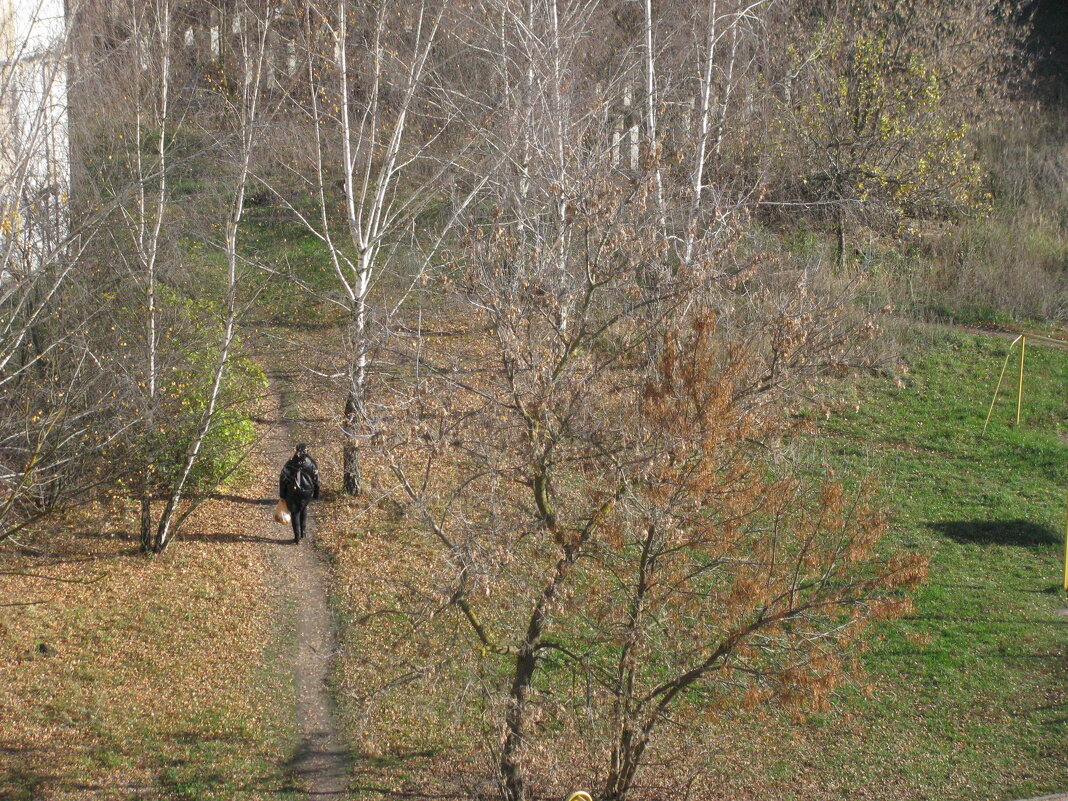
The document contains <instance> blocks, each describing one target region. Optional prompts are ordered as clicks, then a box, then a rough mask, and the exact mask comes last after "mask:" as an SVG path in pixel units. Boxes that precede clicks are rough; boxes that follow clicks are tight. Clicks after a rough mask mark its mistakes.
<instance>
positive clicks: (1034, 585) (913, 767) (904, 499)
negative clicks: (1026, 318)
mask: <svg viewBox="0 0 1068 801" xmlns="http://www.w3.org/2000/svg"><path fill="white" fill-rule="evenodd" d="M1008 345H1009V341H1008V340H1005V339H1000V338H993V337H976V336H969V335H959V334H954V333H941V332H935V333H930V332H928V333H921V334H919V335H918V341H916V342H913V343H912V346H911V347H912V349H913V351H914V353H915V355H914V357H913V358H912V359H911V367H912V369H911V372H910V375H909V376H907V378H906V381H905V384H904V386H902V387H895V386H894V385H893V384H891V383H890V382H887V381H885V380H871V381H868V382H864V383H862V384H861V385H860V386H859V387H858V388H857V390H856V392H857V401H858V407H859V408H858V409H857V410H856V411H855V412H853V413H850V414H846V415H844V416H842V417H840V418H836V419H833V420H832V421H831V422H830V423H829V424H827V425H826V426H825V428H824V433H823V435H822V436H821V437H820V438H819V442H818V443H817V445H816V448H817V450H818V455H819V456H820V457H822V459H824V460H825V461H826V463H827V464H829V465H831V466H832V467H833V468H835V469H836V470H838V471H839V472H841V473H844V474H852V475H861V474H868V473H870V472H874V473H875V474H876V475H877V476H879V477H880V479H881V480H882V483H883V485H884V492H885V496H886V501H887V504H888V506H889V508H891V509H892V510H893V513H894V515H895V519H896V527H895V529H896V530H895V534H894V537H895V539H896V540H897V542H898V543H899V544H901V545H904V546H906V547H912V548H918V549H921V550H923V551H924V552H926V553H928V554H929V555H930V559H931V573H930V580H929V581H928V583H927V584H926V586H925V587H924V588H923V589H922V590H921V591H920V592H919V594H918V597H917V599H916V614H915V615H913V616H912V617H910V618H908V619H906V620H903V621H897V622H896V623H894V624H893V625H887V626H885V627H883V628H882V630H881V631H880V633H879V635H878V637H877V638H876V640H875V642H874V643H873V644H872V648H871V650H870V652H869V653H868V655H867V658H866V662H867V667H868V672H869V679H870V680H871V681H872V683H873V685H874V686H873V689H874V692H872V693H871V694H870V696H869V697H863V696H861V695H859V694H850V695H847V696H846V697H844V698H843V699H842V701H841V705H840V710H839V712H840V714H835V715H828V716H824V717H818V718H817V717H814V718H811V719H810V720H809V721H808V723H807V724H806V725H803V726H802V727H800V730H799V731H796V732H794V735H795V736H797V738H798V739H799V742H798V746H799V747H800V748H801V749H802V750H803V751H807V752H810V753H809V754H808V758H803V759H795V758H793V755H791V754H790V753H789V752H782V753H779V754H778V764H777V766H776V768H775V770H776V771H777V773H778V775H779V777H780V780H781V786H782V787H790V786H792V785H794V786H801V787H804V786H810V785H812V784H813V781H814V778H815V777H818V778H815V784H816V785H817V786H818V785H819V784H820V783H823V784H825V786H827V787H829V788H831V787H833V788H837V789H836V790H835V791H834V792H833V793H829V794H828V795H829V796H831V797H845V796H856V795H871V797H884V798H885V797H895V798H943V799H951V798H966V797H967V798H990V799H1003V798H1014V797H1024V796H1028V795H1036V794H1040V793H1042V792H1052V791H1054V790H1063V789H1065V788H1068V684H1066V679H1068V672H1066V662H1065V660H1066V656H1068V648H1066V645H1068V621H1066V620H1065V619H1064V618H1063V617H1061V616H1060V615H1059V614H1058V610H1060V609H1062V608H1064V607H1066V606H1068V601H1066V600H1065V598H1064V595H1063V594H1062V593H1061V592H1060V590H1059V587H1060V580H1061V572H1060V571H1061V567H1062V565H1063V550H1062V549H1063V530H1064V524H1065V497H1066V493H1068V445H1066V441H1068V440H1066V436H1068V405H1066V400H1065V394H1064V390H1065V387H1066V386H1068V353H1066V352H1063V351H1056V350H1052V349H1049V348H1040V347H1033V348H1030V349H1029V350H1028V360H1027V372H1026V392H1025V406H1024V415H1023V420H1022V425H1021V426H1020V427H1019V428H1016V427H1014V426H1010V425H1008V423H1010V422H1011V421H1012V417H1013V415H1014V409H1013V405H1012V404H1013V402H1014V392H1013V393H1010V392H1006V391H1005V390H1003V395H1002V397H1001V400H1000V403H999V404H998V406H997V407H996V409H995V416H994V421H993V422H992V423H991V426H990V430H989V431H988V433H987V436H986V437H983V436H982V435H981V429H982V424H983V418H984V416H985V414H986V410H987V408H988V404H989V401H990V397H991V394H992V392H993V388H994V385H995V383H996V382H997V377H998V373H999V371H1000V369H1001V365H1002V361H1003V358H1004V356H1005V353H1006V350H1007V348H1008ZM1013 369H1014V368H1013ZM1010 396H1011V397H1010ZM873 788H874V789H875V790H876V791H875V792H872V789H873ZM889 788H893V791H892V793H888V792H887V790H888V789H889ZM813 789H815V788H813ZM789 795H790V793H789V792H786V793H784V797H789ZM799 797H820V796H819V794H818V792H814V793H810V792H804V793H800V794H799Z"/></svg>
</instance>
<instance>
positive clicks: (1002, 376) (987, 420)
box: [983, 334, 1023, 434]
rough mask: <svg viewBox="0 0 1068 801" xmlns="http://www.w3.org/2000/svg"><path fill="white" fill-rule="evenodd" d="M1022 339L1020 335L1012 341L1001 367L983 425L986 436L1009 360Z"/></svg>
mask: <svg viewBox="0 0 1068 801" xmlns="http://www.w3.org/2000/svg"><path fill="white" fill-rule="evenodd" d="M1021 339H1023V334H1020V336H1018V337H1016V339H1014V340H1013V341H1012V344H1011V345H1009V352H1008V353H1006V354H1005V363H1004V364H1003V365H1001V375H1000V376H998V386H997V389H995V390H994V397H993V398H991V399H990V411H988V412H987V413H986V422H985V423H983V433H984V434H985V433H986V427H987V426H988V425H990V415H992V414H993V413H994V404H995V403H996V402H997V399H998V393H999V392H1001V382H1002V381H1004V380H1005V371H1006V370H1008V369H1009V359H1010V358H1011V356H1012V349H1013V348H1014V347H1016V343H1017V342H1019V341H1020V340H1021Z"/></svg>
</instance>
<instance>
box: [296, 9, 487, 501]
mask: <svg viewBox="0 0 1068 801" xmlns="http://www.w3.org/2000/svg"><path fill="white" fill-rule="evenodd" d="M444 8H445V6H444V5H437V4H432V3H429V2H425V1H424V2H419V3H415V4H409V3H397V2H388V1H387V2H383V3H378V4H375V5H374V6H372V7H368V8H365V9H364V8H361V7H358V6H357V5H356V4H353V3H351V2H347V0H338V2H325V1H324V2H318V3H308V4H307V5H306V6H305V34H306V47H307V59H306V64H307V85H308V87H309V91H310V99H309V101H308V103H307V105H306V110H307V119H308V124H309V126H310V128H311V132H312V141H311V148H312V150H313V156H312V165H311V178H310V179H309V178H307V177H306V176H298V177H300V178H302V180H304V181H305V182H306V186H307V188H308V189H309V190H310V191H311V193H312V194H313V196H314V197H315V206H316V208H314V210H313V211H308V210H307V209H302V208H299V207H298V206H296V205H294V204H287V205H288V206H289V208H290V210H291V211H292V212H293V213H294V214H295V215H296V216H297V217H298V218H299V219H300V221H301V222H302V223H303V224H304V225H305V226H306V227H307V229H308V230H309V231H310V232H311V233H312V234H313V235H314V236H316V237H317V238H318V239H319V240H320V241H321V242H322V243H323V244H324V245H325V247H326V250H327V253H328V255H329V259H330V264H331V267H332V271H333V275H334V278H335V279H336V290H337V291H336V292H334V293H333V294H331V296H330V301H331V302H332V303H334V304H335V305H336V306H337V307H339V308H340V309H341V311H342V314H343V316H344V325H345V334H344V337H343V338H344V350H343V352H342V354H341V357H340V360H339V362H340V363H339V365H338V366H337V368H336V369H334V370H332V371H330V372H329V375H328V377H329V378H330V379H331V380H333V381H335V382H337V385H338V386H340V388H341V389H342V391H343V394H344V407H343V410H342V412H341V414H340V416H339V417H340V429H341V439H342V469H343V483H344V489H345V491H346V492H347V493H349V494H351V495H358V494H359V493H360V491H361V487H362V477H361V469H360V444H361V441H362V440H364V439H365V438H366V437H367V436H368V435H369V433H371V432H373V431H374V428H375V423H374V415H373V414H372V413H371V412H370V410H369V406H368V388H369V383H370V380H371V377H372V374H373V373H374V368H375V364H374V358H375V353H376V346H377V344H378V343H379V341H380V338H381V336H383V335H384V333H385V332H387V331H388V330H389V327H390V321H391V320H393V319H394V318H395V316H396V315H397V313H398V312H399V311H400V309H401V308H402V307H403V305H404V303H405V301H406V300H407V298H408V297H409V296H410V293H411V292H412V290H413V289H414V288H415V287H417V286H418V285H419V284H420V283H421V281H422V279H423V276H424V275H425V274H426V271H427V270H428V269H429V267H430V265H431V261H432V259H433V255H434V253H435V252H436V251H437V249H438V248H440V246H441V244H442V242H443V239H442V236H441V234H440V232H439V233H436V234H432V235H431V236H430V237H429V245H428V248H427V249H424V250H423V251H422V252H420V248H419V246H418V245H417V243H416V241H415V236H416V220H417V219H418V218H419V215H420V214H421V213H422V212H423V211H424V210H425V209H426V208H427V206H428V205H429V204H430V203H431V202H433V201H434V200H435V199H436V198H437V197H438V196H439V195H438V194H437V193H438V192H440V191H441V190H442V189H443V188H444V184H443V181H442V179H443V177H444V176H445V175H446V174H447V173H448V171H449V167H448V164H447V163H444V164H443V163H441V162H438V161H436V160H435V158H434V155H435V150H434V146H435V143H436V142H437V141H438V139H439V137H440V136H441V134H442V131H443V130H444V129H445V127H446V126H447V123H448V116H449V113H450V112H449V111H448V110H447V108H446V107H442V106H434V108H435V111H436V112H437V115H436V116H435V117H431V116H429V115H428V113H427V112H428V109H429V108H430V107H431V106H432V105H434V103H435V99H434V97H433V95H432V92H431V76H432V66H433V65H432V56H433V53H434V48H435V44H436V42H437V41H438V38H439V36H440V35H441V24H442V16H443V14H444ZM357 21H359V24H357ZM335 182H336V183H337V184H340V187H341V192H340V195H341V197H340V198H337V193H336V191H335ZM469 199H470V196H468V201H469ZM465 202H467V201H465ZM390 284H392V286H390Z"/></svg>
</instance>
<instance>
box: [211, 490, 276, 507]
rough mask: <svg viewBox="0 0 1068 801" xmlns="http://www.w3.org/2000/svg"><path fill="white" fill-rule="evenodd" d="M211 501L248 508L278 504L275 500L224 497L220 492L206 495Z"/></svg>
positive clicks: (237, 496) (236, 496) (242, 496)
mask: <svg viewBox="0 0 1068 801" xmlns="http://www.w3.org/2000/svg"><path fill="white" fill-rule="evenodd" d="M208 498H210V499H211V500H213V501H227V502H229V503H244V504H248V505H249V506H274V505H275V504H276V503H278V499H277V498H246V497H245V496H244V495H224V494H223V493H220V492H213V493H211V494H210V495H208Z"/></svg>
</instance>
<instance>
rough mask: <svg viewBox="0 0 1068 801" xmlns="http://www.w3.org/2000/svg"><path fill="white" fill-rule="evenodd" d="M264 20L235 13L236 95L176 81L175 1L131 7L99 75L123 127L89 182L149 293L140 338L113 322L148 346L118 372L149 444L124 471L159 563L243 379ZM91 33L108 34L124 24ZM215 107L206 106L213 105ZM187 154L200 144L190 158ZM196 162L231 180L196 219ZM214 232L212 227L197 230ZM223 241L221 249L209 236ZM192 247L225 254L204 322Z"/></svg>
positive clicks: (133, 447) (131, 452)
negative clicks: (239, 370) (245, 280)
mask: <svg viewBox="0 0 1068 801" xmlns="http://www.w3.org/2000/svg"><path fill="white" fill-rule="evenodd" d="M263 8H264V7H263V5H262V4H259V3H251V2H250V3H241V4H240V5H239V6H236V7H234V8H233V9H232V11H233V13H234V20H235V24H234V25H233V26H232V29H231V34H232V36H231V38H232V39H233V60H234V63H233V65H232V67H233V70H234V74H235V76H236V80H235V81H234V82H233V84H231V83H229V82H220V84H219V85H218V86H215V87H212V89H195V90H194V89H193V87H191V86H190V85H189V84H188V83H187V79H186V76H184V75H183V74H182V73H180V72H179V70H178V69H177V68H176V64H177V61H176V57H175V53H176V48H177V47H178V41H179V37H178V33H177V31H176V23H175V14H176V12H175V7H174V4H173V3H172V2H171V0H158V2H154V3H151V4H141V3H136V4H133V5H132V6H130V7H129V8H128V9H127V11H128V12H129V14H128V15H127V16H126V17H125V19H124V22H123V26H124V30H125V34H124V36H123V37H121V38H118V39H117V41H116V42H114V43H113V45H112V46H111V47H110V48H109V49H108V50H106V51H105V52H103V53H102V54H101V58H100V60H99V63H98V64H97V65H96V71H97V76H98V78H99V85H101V86H107V85H108V81H110V82H111V84H110V85H111V87H112V91H111V92H110V93H108V92H102V94H98V96H101V97H104V98H106V99H108V100H110V102H111V103H113V106H112V107H111V108H112V111H113V113H114V117H115V120H114V121H103V122H102V123H100V122H98V125H99V124H102V125H103V126H108V125H114V126H115V127H116V128H117V130H114V131H113V132H112V135H111V137H109V139H110V141H113V142H117V143H118V144H117V146H116V148H115V150H114V152H112V153H109V154H108V155H107V156H106V157H105V159H103V163H100V164H95V165H92V167H93V169H91V170H87V176H88V179H89V180H92V181H93V182H94V185H95V187H96V192H97V196H98V197H99V198H100V199H101V200H100V201H98V202H104V203H110V202H114V203H115V204H116V206H117V208H118V216H119V218H120V219H121V222H122V224H121V225H119V226H115V227H114V228H113V230H112V240H113V241H112V253H113V254H114V255H115V256H116V257H117V258H118V260H119V261H120V262H121V263H125V265H126V267H127V270H128V274H129V276H130V277H131V278H132V279H133V282H134V286H135V287H136V288H137V289H139V290H140V292H139V293H137V294H134V295H133V296H132V297H131V298H130V304H129V305H130V306H131V307H132V308H134V309H136V313H137V315H138V316H140V321H139V326H140V328H141V330H140V331H139V332H137V331H136V330H132V331H131V330H129V329H123V328H122V326H124V325H125V324H126V323H129V322H132V318H131V317H129V316H120V317H119V318H118V319H117V320H116V322H115V325H118V326H120V330H123V333H124V336H130V338H131V339H132V340H134V341H135V342H139V343H140V345H141V350H140V353H129V352H124V351H122V350H121V349H120V350H119V352H117V353H116V354H115V358H116V360H117V361H119V362H121V363H123V364H125V365H126V369H127V372H128V375H129V376H130V377H131V379H132V380H131V381H130V388H131V396H132V397H133V398H135V400H134V401H133V403H132V406H133V409H132V410H131V411H132V414H133V415H134V417H135V418H136V420H137V423H138V426H139V428H140V431H141V436H140V437H138V438H132V439H131V440H130V441H128V443H127V447H126V452H127V454H128V457H129V458H128V459H127V462H128V464H129V467H130V471H131V473H133V474H134V475H135V476H136V478H134V479H133V480H134V481H135V482H136V486H137V492H138V495H139V498H140V505H141V523H140V537H141V546H142V548H143V549H144V550H146V551H151V552H155V553H159V552H162V551H163V550H165V549H166V548H167V546H168V545H169V544H170V542H171V540H172V538H173V535H174V532H175V530H176V528H177V527H178V526H179V525H180V523H181V521H182V520H183V519H184V517H185V516H186V515H187V514H188V513H189V511H190V510H191V508H192V504H188V503H187V504H184V507H185V508H184V511H183V501H185V500H187V499H188V495H189V488H190V480H191V477H192V476H194V474H195V472H196V471H197V469H198V465H200V464H201V463H202V462H203V461H204V458H203V457H204V450H205V445H206V443H207V442H208V441H209V440H210V439H212V438H213V437H216V436H217V435H219V436H222V434H221V432H220V427H221V426H225V425H227V422H226V415H222V414H221V413H220V412H221V408H220V407H221V406H222V405H223V397H224V396H225V395H226V394H227V387H228V385H229V383H230V380H231V376H232V374H233V372H234V371H233V370H232V360H233V355H234V343H235V338H236V335H237V323H238V317H239V314H240V311H241V309H240V306H239V305H238V289H239V283H240V278H241V275H242V272H243V270H242V257H241V255H240V252H239V244H238V238H239V232H240V227H241V223H242V219H243V213H244V205H245V190H246V187H247V185H248V182H249V180H250V175H251V170H252V158H253V154H254V151H255V148H256V146H257V143H258V141H259V136H260V133H261V130H262V125H263V121H262V120H261V116H262V113H263V98H262V95H263V85H264V63H265V54H266V51H267V46H266V41H267V34H268V32H269V30H270V26H271V24H272V20H271V19H270V17H269V16H267V13H268V12H267V11H264V10H263ZM93 22H95V23H96V24H98V25H100V26H104V27H108V26H110V25H111V24H113V23H114V19H112V18H111V17H108V16H104V17H100V18H96V19H94V20H93ZM131 74H132V75H133V76H134V80H133V81H131V80H130V77H129V76H130V75H131ZM119 81H121V82H122V86H121V88H120V87H118V86H116V82H119ZM179 90H180V91H179ZM209 91H210V95H209V94H207V93H208V92H209ZM209 98H210V100H211V102H210V103H204V102H203V101H205V100H208V99H209ZM198 104H203V106H200V105H198ZM190 142H195V145H194V146H193V148H190ZM191 149H192V150H193V152H192V153H190V152H189V151H190V150H191ZM194 159H199V160H201V161H208V160H210V161H211V162H212V163H213V165H214V166H215V168H216V169H217V170H219V171H220V172H222V173H223V174H226V175H227V177H228V178H229V183H228V185H227V187H226V189H225V191H224V192H223V195H222V199H221V201H220V202H219V204H218V205H216V200H217V198H216V197H213V196H210V195H209V196H207V197H204V198H200V202H201V206H200V208H199V209H196V210H190V209H185V208H183V207H182V204H181V203H179V202H178V201H177V200H176V198H175V197H174V191H173V181H174V175H175V172H176V170H177V169H178V168H180V167H183V166H185V165H187V164H188V163H189V162H190V161H191V160H194ZM130 186H132V187H133V191H130ZM220 206H221V208H220ZM220 217H221V219H222V222H221V223H218V222H217V221H218V219H219V218H220ZM205 218H206V223H207V224H206V225H205V226H204V227H203V228H200V227H199V223H200V222H203V221H205ZM216 229H217V230H221V238H220V237H217V236H213V235H212V234H211V231H212V230H216ZM193 237H196V238H199V239H203V240H205V241H206V243H207V245H208V246H209V247H212V248H218V250H219V251H221V252H222V253H223V254H224V257H225V264H226V269H225V283H224V286H225V288H224V290H223V298H222V302H221V303H220V304H219V305H218V306H216V307H214V308H211V309H210V310H205V309H199V310H197V311H196V312H194V311H193V310H192V309H191V308H190V304H196V303H197V302H198V301H197V299H191V298H187V297H183V295H182V286H181V285H182V281H183V280H188V278H189V277H190V273H189V271H188V268H186V267H185V266H184V265H183V264H182V262H183V261H185V259H184V258H183V256H182V249H183V247H184V246H185V245H186V243H187V242H188V241H189V239H191V238H193ZM133 324H134V325H138V323H137V322H134V323H133ZM122 344H123V345H125V343H122ZM156 499H159V500H160V501H161V502H162V508H161V509H160V510H159V513H158V514H154V513H153V502H154V501H155V500H156ZM194 500H195V499H194Z"/></svg>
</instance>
